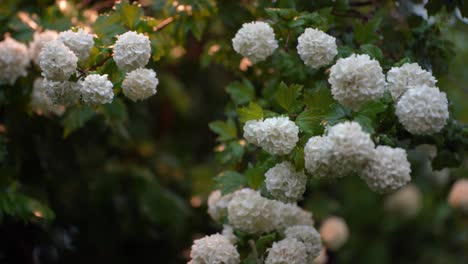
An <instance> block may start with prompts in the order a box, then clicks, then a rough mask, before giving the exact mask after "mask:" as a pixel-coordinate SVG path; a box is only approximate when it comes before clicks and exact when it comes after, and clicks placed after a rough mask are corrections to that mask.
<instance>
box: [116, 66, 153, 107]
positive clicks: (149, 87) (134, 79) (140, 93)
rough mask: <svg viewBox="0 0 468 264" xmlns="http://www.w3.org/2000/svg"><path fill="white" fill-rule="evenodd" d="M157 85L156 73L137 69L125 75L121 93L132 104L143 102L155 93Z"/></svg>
mask: <svg viewBox="0 0 468 264" xmlns="http://www.w3.org/2000/svg"><path fill="white" fill-rule="evenodd" d="M158 83H159V80H158V78H156V72H154V71H153V70H151V69H142V68H139V69H136V70H133V71H131V72H129V73H127V75H126V77H125V79H124V81H123V83H122V92H123V94H124V95H125V96H127V97H128V98H130V100H132V101H134V102H135V101H138V100H144V99H146V98H148V97H150V96H152V95H154V94H155V93H156V86H157V85H158Z"/></svg>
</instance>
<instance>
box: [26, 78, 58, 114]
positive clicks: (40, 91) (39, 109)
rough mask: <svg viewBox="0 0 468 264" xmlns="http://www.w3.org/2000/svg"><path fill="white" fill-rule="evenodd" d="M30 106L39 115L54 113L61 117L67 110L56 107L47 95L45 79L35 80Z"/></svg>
mask: <svg viewBox="0 0 468 264" xmlns="http://www.w3.org/2000/svg"><path fill="white" fill-rule="evenodd" d="M30 104H31V108H32V110H33V111H34V112H36V113H37V114H39V115H41V114H49V113H54V114H55V115H58V116H60V115H62V114H63V112H64V110H65V108H64V107H63V106H60V105H54V104H53V103H52V101H51V100H50V98H49V97H48V96H47V95H46V93H45V87H44V79H43V78H36V79H35V80H34V83H33V89H32V92H31V102H30Z"/></svg>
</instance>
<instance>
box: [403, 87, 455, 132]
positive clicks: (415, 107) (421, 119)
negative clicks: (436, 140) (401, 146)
mask: <svg viewBox="0 0 468 264" xmlns="http://www.w3.org/2000/svg"><path fill="white" fill-rule="evenodd" d="M395 114H396V116H397V117H398V120H399V121H400V123H401V124H402V125H403V126H404V127H405V129H406V130H408V131H409V132H410V133H411V134H415V135H430V134H434V133H437V132H439V131H440V130H441V129H442V128H443V127H444V126H445V125H446V124H447V119H448V117H449V112H448V101H447V96H446V94H445V93H444V92H441V91H440V90H439V89H438V88H437V87H429V86H427V85H421V86H417V87H412V88H409V89H408V91H406V92H405V93H404V94H403V95H402V96H401V98H400V100H399V101H398V103H397V104H396V107H395Z"/></svg>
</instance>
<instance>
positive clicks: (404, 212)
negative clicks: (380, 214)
mask: <svg viewBox="0 0 468 264" xmlns="http://www.w3.org/2000/svg"><path fill="white" fill-rule="evenodd" d="M421 207H422V194H421V191H420V190H419V188H418V187H417V186H416V185H413V184H408V185H407V186H405V187H403V188H401V189H400V190H398V191H397V192H395V193H392V194H391V195H390V196H388V197H387V198H386V199H385V210H386V211H387V212H389V213H392V214H396V215H397V216H402V217H404V218H411V217H414V216H416V215H417V214H418V213H419V211H420V209H421Z"/></svg>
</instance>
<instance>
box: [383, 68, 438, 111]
mask: <svg viewBox="0 0 468 264" xmlns="http://www.w3.org/2000/svg"><path fill="white" fill-rule="evenodd" d="M436 82H437V80H436V79H435V78H434V76H432V74H431V73H430V72H428V71H426V70H423V69H422V68H421V66H419V64H417V63H405V64H403V65H402V66H401V67H392V68H391V69H390V70H389V71H388V72H387V84H388V86H387V87H388V90H389V91H390V93H391V94H392V97H393V100H394V101H395V102H397V101H398V99H400V97H401V96H402V95H403V94H404V93H405V92H406V91H407V90H408V89H409V88H411V87H415V86H422V85H427V86H429V87H434V86H435V84H436Z"/></svg>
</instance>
